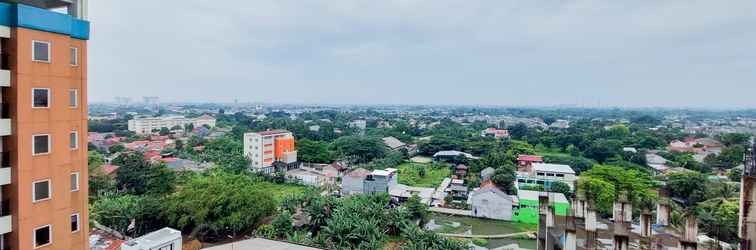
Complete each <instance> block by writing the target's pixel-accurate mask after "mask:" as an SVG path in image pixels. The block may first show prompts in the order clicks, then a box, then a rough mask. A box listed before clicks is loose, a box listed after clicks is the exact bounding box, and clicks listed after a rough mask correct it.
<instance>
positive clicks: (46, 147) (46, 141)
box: [32, 135, 50, 155]
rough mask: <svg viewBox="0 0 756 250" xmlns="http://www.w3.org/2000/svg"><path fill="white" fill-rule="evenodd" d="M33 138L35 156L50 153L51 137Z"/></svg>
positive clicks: (38, 136) (35, 136)
mask: <svg viewBox="0 0 756 250" xmlns="http://www.w3.org/2000/svg"><path fill="white" fill-rule="evenodd" d="M32 137H33V140H34V143H33V144H32V152H33V153H34V155H42V154H47V153H50V135H33V136H32Z"/></svg>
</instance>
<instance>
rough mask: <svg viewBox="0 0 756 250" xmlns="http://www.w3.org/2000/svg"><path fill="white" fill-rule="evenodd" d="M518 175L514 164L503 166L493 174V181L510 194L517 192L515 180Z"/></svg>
mask: <svg viewBox="0 0 756 250" xmlns="http://www.w3.org/2000/svg"><path fill="white" fill-rule="evenodd" d="M516 178H517V177H516V176H515V171H514V167H513V166H502V167H499V168H497V169H496V171H495V172H494V175H493V176H491V181H493V183H494V184H496V187H498V188H499V189H501V190H502V191H504V192H507V193H508V194H516V193H517V190H516V189H515V186H514V182H515V179H516Z"/></svg>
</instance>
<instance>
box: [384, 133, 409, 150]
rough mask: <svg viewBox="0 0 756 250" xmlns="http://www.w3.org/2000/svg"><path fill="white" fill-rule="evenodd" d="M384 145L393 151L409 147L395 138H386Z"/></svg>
mask: <svg viewBox="0 0 756 250" xmlns="http://www.w3.org/2000/svg"><path fill="white" fill-rule="evenodd" d="M383 143H384V144H386V146H388V147H389V148H391V149H397V148H400V147H403V146H405V145H407V144H406V143H404V142H402V141H400V140H399V139H396V137H393V136H389V137H384V138H383Z"/></svg>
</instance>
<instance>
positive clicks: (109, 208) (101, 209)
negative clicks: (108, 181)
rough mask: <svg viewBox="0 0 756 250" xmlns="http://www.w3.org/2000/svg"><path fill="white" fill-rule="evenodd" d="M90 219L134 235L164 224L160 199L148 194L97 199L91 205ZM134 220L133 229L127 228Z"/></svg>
mask: <svg viewBox="0 0 756 250" xmlns="http://www.w3.org/2000/svg"><path fill="white" fill-rule="evenodd" d="M91 211H92V219H94V220H96V221H97V222H99V223H102V224H103V225H105V226H108V227H110V228H113V229H115V230H117V231H119V232H124V233H127V234H128V235H129V236H132V237H135V236H140V235H142V234H145V233H149V232H152V231H155V230H158V229H160V228H161V227H163V226H164V225H165V220H164V219H163V218H162V216H160V215H161V201H160V199H156V198H154V197H150V196H135V195H119V196H106V197H103V198H101V199H97V200H96V201H95V202H94V204H93V205H92V210H91ZM132 221H133V222H134V224H135V225H134V226H135V228H134V231H130V230H128V228H129V224H131V222H132Z"/></svg>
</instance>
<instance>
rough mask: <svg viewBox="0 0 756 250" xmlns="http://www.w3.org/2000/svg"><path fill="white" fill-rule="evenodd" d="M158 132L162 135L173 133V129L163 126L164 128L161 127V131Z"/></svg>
mask: <svg viewBox="0 0 756 250" xmlns="http://www.w3.org/2000/svg"><path fill="white" fill-rule="evenodd" d="M158 133H159V134H160V135H168V134H170V133H171V130H170V129H168V128H166V127H162V128H160V131H159V132H158Z"/></svg>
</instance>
